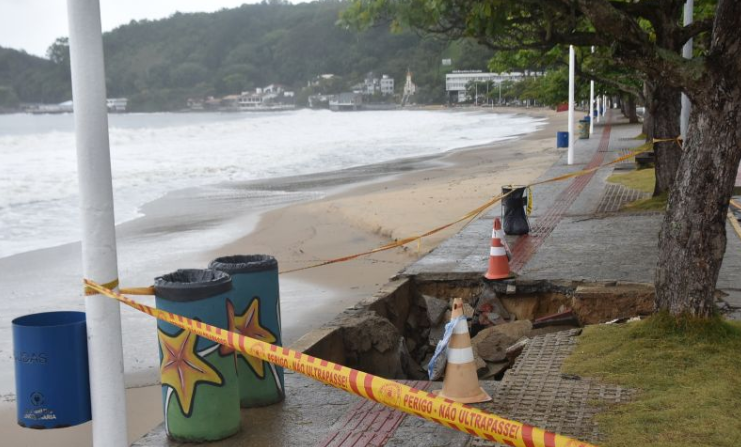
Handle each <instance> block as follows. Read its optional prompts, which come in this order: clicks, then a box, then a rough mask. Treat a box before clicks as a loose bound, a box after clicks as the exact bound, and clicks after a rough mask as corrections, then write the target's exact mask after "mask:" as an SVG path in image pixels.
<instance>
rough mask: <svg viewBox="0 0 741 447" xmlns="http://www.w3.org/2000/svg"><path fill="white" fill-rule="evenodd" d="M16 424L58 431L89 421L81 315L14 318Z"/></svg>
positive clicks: (36, 315) (84, 345) (84, 333)
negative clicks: (58, 429)
mask: <svg viewBox="0 0 741 447" xmlns="http://www.w3.org/2000/svg"><path fill="white" fill-rule="evenodd" d="M12 324H13V357H14V359H15V362H14V363H15V390H16V407H17V411H18V425H20V426H22V427H27V428H35V429H45V428H63V427H70V426H73V425H79V424H82V423H85V422H87V421H89V420H91V419H92V414H91V411H90V381H89V376H88V363H87V326H86V324H85V313H84V312H44V313H39V314H32V315H25V316H23V317H18V318H16V319H15V320H13V323H12Z"/></svg>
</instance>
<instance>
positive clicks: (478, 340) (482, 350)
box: [471, 320, 533, 362]
mask: <svg viewBox="0 0 741 447" xmlns="http://www.w3.org/2000/svg"><path fill="white" fill-rule="evenodd" d="M532 328H533V326H532V324H531V323H530V321H528V320H520V321H514V322H512V323H506V324H502V325H499V326H493V327H490V328H486V329H484V330H482V331H481V332H479V333H478V334H476V336H475V337H474V338H473V340H472V341H471V343H472V345H473V349H474V353H475V354H478V355H479V356H481V358H483V359H484V360H486V361H487V362H501V361H503V360H505V359H506V358H507V355H506V352H507V348H509V347H510V346H512V345H513V344H514V343H516V342H517V340H519V339H520V338H522V337H524V336H525V335H526V334H527V333H529V332H530V331H531V330H532Z"/></svg>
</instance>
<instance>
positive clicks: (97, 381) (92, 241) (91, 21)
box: [67, 0, 128, 447]
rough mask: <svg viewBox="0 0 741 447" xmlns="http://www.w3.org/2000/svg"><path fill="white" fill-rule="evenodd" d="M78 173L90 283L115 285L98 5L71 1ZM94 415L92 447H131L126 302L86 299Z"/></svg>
mask: <svg viewBox="0 0 741 447" xmlns="http://www.w3.org/2000/svg"><path fill="white" fill-rule="evenodd" d="M67 11H68V18H69V46H70V60H71V69H72V97H73V100H74V114H75V138H76V142H77V171H78V177H79V181H80V210H81V214H82V266H83V269H82V270H83V275H84V277H85V278H89V279H92V280H93V281H96V282H98V283H102V284H109V285H111V286H114V285H115V284H116V283H115V282H116V281H117V279H118V265H117V260H116V229H115V221H114V216H113V186H112V184H111V158H110V151H109V146H108V110H107V108H106V88H105V72H104V68H103V36H102V33H101V25H100V4H99V3H98V0H67ZM85 312H86V316H87V338H88V351H89V355H88V357H89V360H88V364H89V368H90V397H91V401H92V410H93V445H94V446H96V447H104V446H105V447H124V446H127V445H128V439H127V434H126V392H125V388H124V372H123V349H122V340H121V316H120V309H119V304H118V303H117V302H116V301H114V300H111V299H108V298H105V297H103V296H101V295H90V296H86V297H85Z"/></svg>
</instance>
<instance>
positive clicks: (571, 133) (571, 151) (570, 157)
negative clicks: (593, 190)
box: [566, 45, 575, 165]
mask: <svg viewBox="0 0 741 447" xmlns="http://www.w3.org/2000/svg"><path fill="white" fill-rule="evenodd" d="M574 65H575V54H574V46H573V45H569V150H568V153H567V155H566V161H567V163H568V164H570V165H572V164H574Z"/></svg>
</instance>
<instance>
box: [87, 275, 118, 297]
mask: <svg viewBox="0 0 741 447" xmlns="http://www.w3.org/2000/svg"><path fill="white" fill-rule="evenodd" d="M103 287H105V288H106V289H115V288H116V287H118V278H116V279H114V280H113V281H110V282H107V283H105V284H103ZM84 290H85V295H86V296H91V295H97V294H98V292H96V291H95V290H94V289H92V288H90V287H87V286H85V288H84Z"/></svg>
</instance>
